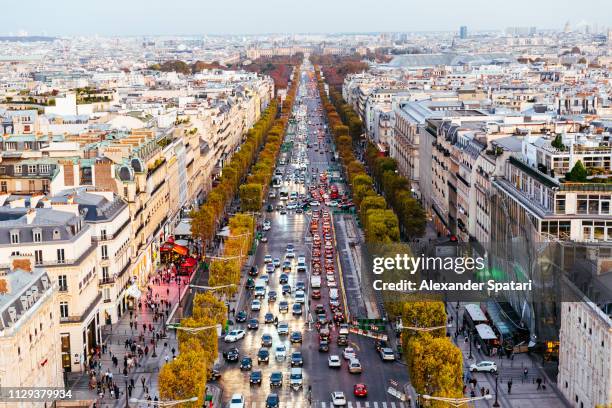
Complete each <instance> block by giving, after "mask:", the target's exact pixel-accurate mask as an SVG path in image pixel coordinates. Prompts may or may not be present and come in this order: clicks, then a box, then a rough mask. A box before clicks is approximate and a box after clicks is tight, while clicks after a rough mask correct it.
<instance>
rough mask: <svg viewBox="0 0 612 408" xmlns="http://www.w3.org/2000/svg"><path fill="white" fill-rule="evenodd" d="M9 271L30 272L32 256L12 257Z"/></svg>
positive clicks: (32, 261) (32, 262)
mask: <svg viewBox="0 0 612 408" xmlns="http://www.w3.org/2000/svg"><path fill="white" fill-rule="evenodd" d="M9 259H10V263H11V271H13V272H14V271H16V270H22V271H26V272H32V268H33V266H34V257H33V256H32V255H13V256H11V257H10V258H9Z"/></svg>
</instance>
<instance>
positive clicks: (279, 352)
mask: <svg viewBox="0 0 612 408" xmlns="http://www.w3.org/2000/svg"><path fill="white" fill-rule="evenodd" d="M274 357H275V358H276V361H285V358H287V347H285V345H284V344H281V345H280V346H276V349H275V350H274Z"/></svg>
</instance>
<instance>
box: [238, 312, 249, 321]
mask: <svg viewBox="0 0 612 408" xmlns="http://www.w3.org/2000/svg"><path fill="white" fill-rule="evenodd" d="M246 320H247V313H246V312H245V311H244V310H241V311H239V312H238V313H236V321H237V322H238V323H244V322H246Z"/></svg>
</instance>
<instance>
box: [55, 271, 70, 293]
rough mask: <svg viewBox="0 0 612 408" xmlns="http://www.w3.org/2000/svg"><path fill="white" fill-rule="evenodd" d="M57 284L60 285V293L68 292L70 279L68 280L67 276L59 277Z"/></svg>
mask: <svg viewBox="0 0 612 408" xmlns="http://www.w3.org/2000/svg"><path fill="white" fill-rule="evenodd" d="M57 282H58V284H59V290H60V292H67V291H68V279H67V277H66V275H60V276H58V278H57Z"/></svg>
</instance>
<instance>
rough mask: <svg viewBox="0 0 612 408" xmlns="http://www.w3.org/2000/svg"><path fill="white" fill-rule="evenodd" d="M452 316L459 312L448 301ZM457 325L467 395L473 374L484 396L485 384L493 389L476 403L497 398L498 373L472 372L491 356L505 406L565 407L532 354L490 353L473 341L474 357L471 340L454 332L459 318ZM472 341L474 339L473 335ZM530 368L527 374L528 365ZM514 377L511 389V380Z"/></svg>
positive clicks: (451, 330)
mask: <svg viewBox="0 0 612 408" xmlns="http://www.w3.org/2000/svg"><path fill="white" fill-rule="evenodd" d="M447 308H448V309H450V310H449V316H455V315H456V313H455V304H452V305H447ZM463 310H464V308H463V305H460V309H459V321H461V320H462V316H463ZM452 324H453V327H452V328H449V333H451V335H452V339H453V341H455V343H456V344H457V346H458V347H459V348H460V349H461V351H462V353H463V365H464V376H465V381H466V385H467V387H466V397H469V396H470V392H471V391H472V386H471V385H470V384H469V383H468V382H467V381H469V379H470V378H475V379H476V380H477V384H476V386H475V387H474V393H475V395H476V396H481V388H484V389H485V393H486V390H487V389H488V390H489V393H490V395H492V396H493V398H492V399H490V400H488V401H487V400H480V401H477V402H475V404H474V406H475V407H491V406H493V403H494V402H495V375H492V374H489V373H470V371H469V367H470V365H471V364H474V363H477V362H480V361H483V360H488V361H494V362H495V363H496V364H497V367H498V373H499V375H498V377H497V381H498V402H499V404H500V405H501V406H502V407H521V408H549V407H550V408H558V407H565V406H566V403H565V401H564V399H563V398H562V397H561V396H560V393H559V391H558V390H557V387H556V384H555V383H554V382H551V381H550V380H549V378H548V376H547V375H546V373H545V372H544V370H543V369H542V367H541V366H540V365H539V364H538V363H537V362H536V361H535V360H534V359H533V358H532V357H531V356H530V355H528V354H526V353H520V354H515V355H514V356H513V357H512V359H508V358H507V357H505V356H503V355H499V356H494V357H491V356H487V355H485V354H484V353H482V352H481V351H480V350H478V349H477V348H476V347H475V346H474V344H472V357H473V358H472V359H470V358H469V356H470V343H469V342H466V341H465V337H464V336H462V335H459V336H458V337H457V338H456V339H455V336H454V333H455V329H456V324H457V321H455V320H454V321H453V322H452ZM470 341H471V339H470ZM525 368H527V371H528V372H527V375H525V374H524V369H525ZM538 378H540V379H541V380H542V385H543V386H542V387H541V388H540V389H538V385H537V383H536V380H537V379H538ZM510 381H511V390H510V392H509V389H508V383H509V382H510Z"/></svg>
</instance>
